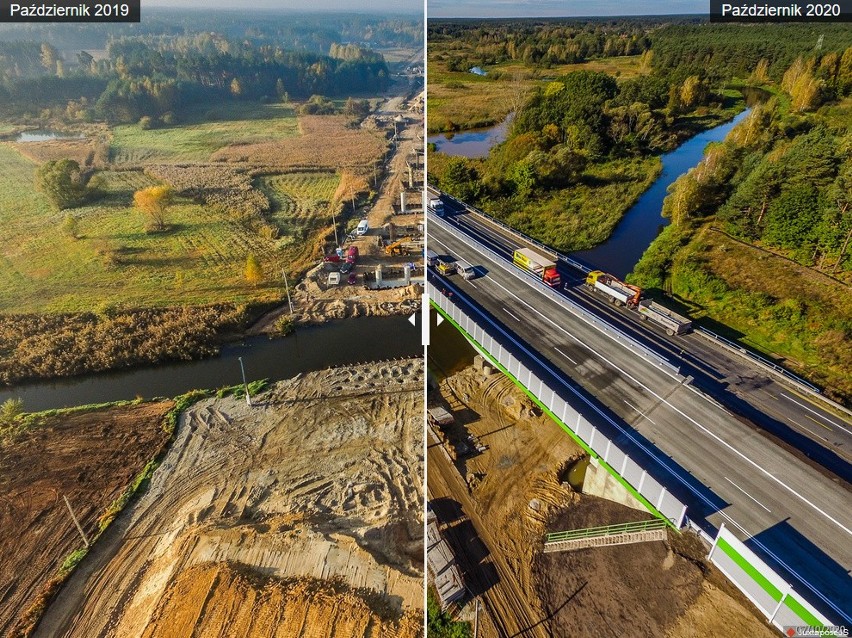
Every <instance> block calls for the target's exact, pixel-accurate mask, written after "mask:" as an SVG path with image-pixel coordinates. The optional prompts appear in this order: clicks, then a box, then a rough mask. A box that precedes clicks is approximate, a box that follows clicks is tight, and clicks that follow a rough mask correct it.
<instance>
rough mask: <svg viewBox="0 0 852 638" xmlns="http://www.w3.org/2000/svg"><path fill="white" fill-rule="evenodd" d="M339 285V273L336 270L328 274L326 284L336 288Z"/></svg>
mask: <svg viewBox="0 0 852 638" xmlns="http://www.w3.org/2000/svg"><path fill="white" fill-rule="evenodd" d="M339 284H340V273H339V272H337V271H336V270H335V271H334V272H330V273H328V282H327V285H329V286H337V285H339Z"/></svg>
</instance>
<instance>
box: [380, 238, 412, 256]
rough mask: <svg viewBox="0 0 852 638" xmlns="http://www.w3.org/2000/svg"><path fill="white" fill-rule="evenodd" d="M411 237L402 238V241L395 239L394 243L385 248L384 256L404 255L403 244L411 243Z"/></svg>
mask: <svg viewBox="0 0 852 638" xmlns="http://www.w3.org/2000/svg"><path fill="white" fill-rule="evenodd" d="M413 239H414V238H413V237H403V238H402V239H397V240H396V241H395V242H394V243H392V244H390V245H388V246H386V247H385V254H386V255H402V254H404V253H405V247H404V244H406V243H408V242H410V241H412V240H413Z"/></svg>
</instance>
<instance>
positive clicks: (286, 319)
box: [275, 315, 296, 337]
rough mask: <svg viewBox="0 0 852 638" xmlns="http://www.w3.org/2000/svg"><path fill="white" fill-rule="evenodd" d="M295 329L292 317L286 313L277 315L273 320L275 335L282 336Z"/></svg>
mask: <svg viewBox="0 0 852 638" xmlns="http://www.w3.org/2000/svg"><path fill="white" fill-rule="evenodd" d="M295 329H296V325H295V324H294V323H293V319H292V318H291V317H290V316H288V315H284V316H283V317H278V319H277V320H276V321H275V333H276V334H277V335H280V336H282V337H284V336H287V335H288V334H290V333H292V332H293V331H294V330H295Z"/></svg>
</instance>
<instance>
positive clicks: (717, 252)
mask: <svg viewBox="0 0 852 638" xmlns="http://www.w3.org/2000/svg"><path fill="white" fill-rule="evenodd" d="M671 288H672V292H673V293H674V294H675V295H677V296H678V297H680V298H681V299H683V300H684V301H685V302H687V303H689V304H691V305H692V314H693V316H695V317H706V318H707V319H710V320H712V321H714V322H717V326H714V328H716V327H718V326H727V327H729V328H730V329H731V330H732V331H733V333H732V334H730V336H733V337H737V336H739V337H740V338H741V339H742V341H743V342H744V343H746V344H748V345H750V346H752V347H754V348H757V349H758V350H761V351H763V352H765V353H767V354H769V355H770V356H775V357H781V358H785V359H787V362H788V364H790V365H792V367H793V368H794V369H795V370H796V371H797V372H799V373H801V374H803V375H805V376H807V377H808V378H810V379H811V380H813V381H815V382H817V383H819V384H823V385H827V386H828V387H829V389H830V390H834V392H835V393H837V394H839V395H841V396H840V397H839V398H842V399H845V400H847V401H848V400H849V399H850V398H852V372H850V371H852V349H850V348H849V326H852V310H850V306H849V304H848V299H849V295H850V290H849V286H846V285H844V284H841V283H839V282H836V281H834V280H832V279H830V278H829V277H826V276H824V275H821V274H819V273H818V272H816V271H814V270H811V269H810V268H806V267H804V266H801V265H799V264H796V263H793V262H792V261H789V260H787V259H784V258H783V257H780V256H778V255H774V254H771V253H768V252H766V251H762V250H760V249H758V248H756V247H752V246H747V245H744V244H742V243H740V242H737V241H735V240H733V239H731V238H729V237H727V236H726V235H724V234H721V233H718V232H713V231H711V230H710V229H709V228H708V227H705V228H703V229H702V230H700V231H699V232H697V233H696V234H695V236H694V237H693V239H692V241H691V242H690V243H689V244H688V245H687V246H686V247H685V248H683V249H682V250H681V251H680V252H679V253H678V254H677V255H676V256H675V260H674V265H673V267H672V269H671ZM722 330H724V328H722ZM742 335H744V336H742ZM835 396H836V395H835Z"/></svg>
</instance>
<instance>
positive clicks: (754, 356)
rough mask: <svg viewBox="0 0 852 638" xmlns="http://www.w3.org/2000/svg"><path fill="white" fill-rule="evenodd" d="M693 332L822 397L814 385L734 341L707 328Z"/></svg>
mask: <svg viewBox="0 0 852 638" xmlns="http://www.w3.org/2000/svg"><path fill="white" fill-rule="evenodd" d="M695 332H698V333H700V334H701V335H702V336H703V337H706V338H707V339H710V340H712V341H716V342H718V343H722V344H724V345H726V346H727V347H728V348H731V349H732V350H736V351H737V353H738V354H741V355H742V356H744V357H748V358H749V359H751V360H752V361H755V362H756V363H759V364H760V365H762V366H764V367H766V368H770V369H771V370H773V371H775V372H777V373H778V374H780V375H782V376H784V377H786V378H787V379H788V380H790V381H793V382H794V383H797V384H799V385H801V386H804V387H806V388H807V389H808V390H810V391H811V392H816V393H817V394H819V395H822V390H821V389H820V388H818V387H817V386H815V385H814V384H812V383H809V382H807V381H805V380H804V379H803V378H802V377H800V376H799V375H797V374H794V373H792V372H790V371H789V370H787V369H786V368H784V367H782V366H779V365H778V364H777V363H772V362H771V361H770V360H769V359H766V358H765V357H761V356H760V355H759V354H757V353H756V352H752V351H751V350H749V349H748V348H744V347H743V346H741V345H740V344H738V343H737V342H736V341H731V340H730V339H726V338H725V337H723V336H722V335H720V334H716V333H715V332H713V331H712V330H708V329H707V328H702V327H701V326H695Z"/></svg>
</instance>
